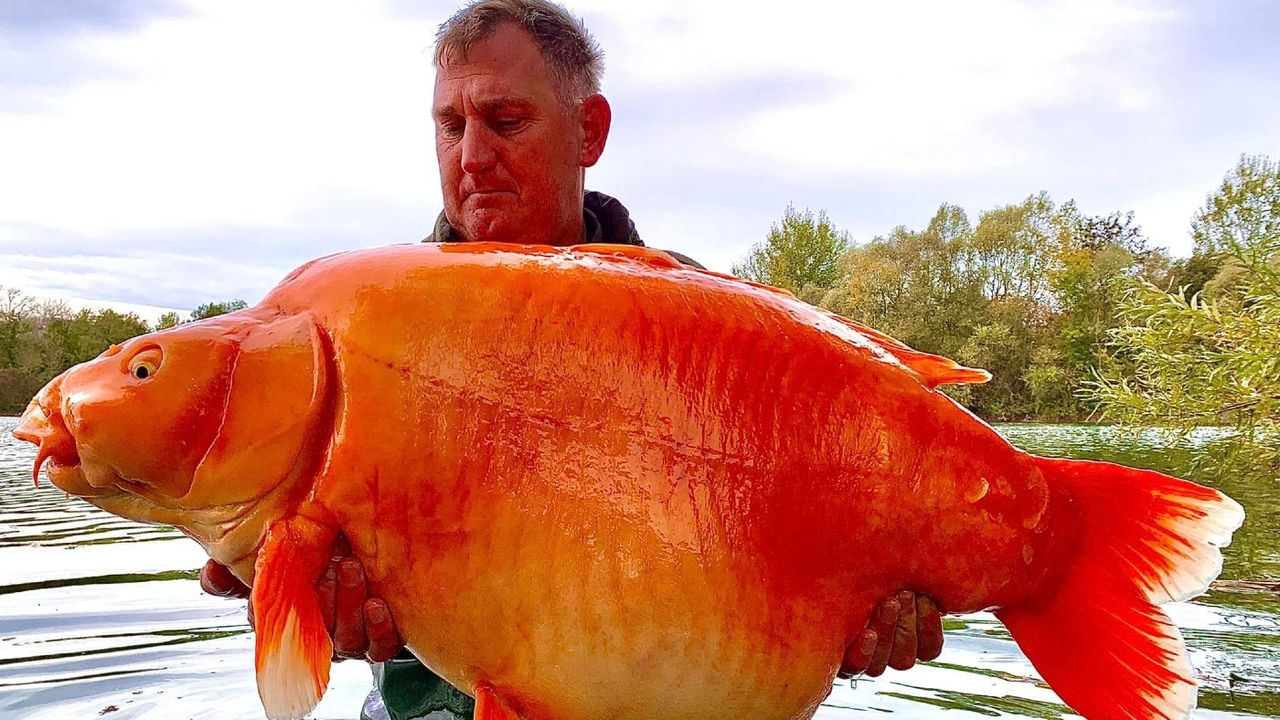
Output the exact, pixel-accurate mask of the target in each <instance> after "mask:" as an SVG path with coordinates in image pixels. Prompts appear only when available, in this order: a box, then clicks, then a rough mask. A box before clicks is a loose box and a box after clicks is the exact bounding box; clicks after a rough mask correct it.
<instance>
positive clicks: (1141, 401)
mask: <svg viewBox="0 0 1280 720" xmlns="http://www.w3.org/2000/svg"><path fill="white" fill-rule="evenodd" d="M1268 174H1269V177H1270V179H1268V178H1267V177H1264V176H1267V175H1268ZM1275 178H1276V165H1275V164H1274V163H1272V162H1270V161H1269V160H1267V159H1266V158H1244V159H1242V160H1241V162H1240V164H1238V165H1237V166H1236V168H1235V169H1234V170H1232V171H1231V172H1230V173H1228V174H1227V176H1226V179H1225V180H1224V182H1223V184H1222V186H1220V187H1219V189H1218V190H1217V191H1216V192H1215V193H1214V194H1213V195H1211V196H1210V197H1209V200H1208V202H1207V203H1206V204H1205V208H1204V209H1203V210H1201V212H1200V213H1198V214H1197V216H1196V220H1195V222H1194V223H1193V232H1194V234H1195V241H1196V244H1197V249H1198V250H1200V251H1202V252H1203V253H1205V254H1208V253H1217V254H1218V255H1220V256H1221V257H1222V258H1223V260H1224V262H1223V265H1222V268H1221V269H1220V270H1219V272H1218V276H1217V277H1215V280H1217V279H1218V278H1220V277H1222V275H1223V273H1224V272H1228V269H1230V272H1231V273H1233V276H1232V277H1233V279H1232V284H1231V288H1232V289H1231V291H1230V292H1220V293H1217V294H1216V296H1210V293H1208V292H1207V291H1206V293H1204V294H1200V295H1188V294H1187V293H1186V292H1184V291H1181V290H1180V291H1178V292H1175V293H1168V292H1165V291H1163V290H1162V289H1161V288H1159V287H1157V286H1155V285H1153V284H1151V283H1150V282H1145V281H1137V282H1135V283H1134V285H1133V286H1132V287H1131V288H1130V289H1129V291H1128V295H1127V297H1126V299H1125V301H1124V304H1123V306H1122V308H1121V311H1122V314H1123V317H1124V319H1125V321H1126V324H1125V326H1123V327H1121V328H1118V329H1117V330H1115V331H1113V333H1112V336H1111V346H1112V350H1113V352H1114V354H1115V355H1116V356H1118V357H1124V358H1127V359H1128V360H1129V364H1128V367H1129V368H1130V369H1131V371H1130V372H1123V371H1120V370H1117V368H1116V367H1115V366H1114V365H1104V366H1103V367H1102V368H1101V369H1100V370H1099V372H1098V375H1097V377H1096V379H1095V380H1094V381H1092V382H1090V383H1089V384H1088V385H1087V386H1086V387H1085V390H1084V391H1085V393H1086V394H1087V395H1088V396H1089V397H1091V398H1092V399H1093V400H1095V401H1096V402H1097V403H1098V405H1099V407H1100V408H1101V409H1102V410H1103V412H1104V416H1105V417H1109V418H1112V419H1115V420H1117V421H1120V422H1122V423H1125V424H1127V425H1129V426H1131V427H1135V426H1136V427H1141V426H1152V425H1154V426H1162V427H1168V428H1172V429H1174V430H1177V431H1179V432H1184V433H1185V432H1190V430H1192V429H1194V428H1195V427H1198V426H1201V425H1219V424H1227V425H1231V426H1234V428H1235V433H1234V434H1233V435H1230V436H1229V437H1227V438H1226V439H1225V440H1223V441H1222V442H1220V443H1219V444H1218V445H1217V446H1216V447H1215V448H1214V450H1215V452H1213V453H1211V454H1209V455H1207V456H1206V457H1209V458H1212V459H1214V460H1215V461H1219V462H1220V463H1222V462H1225V464H1226V466H1227V467H1231V466H1236V465H1261V466H1264V467H1269V468H1270V469H1272V470H1273V471H1277V470H1280V353H1277V350H1276V349H1277V348H1280V278H1277V272H1276V271H1277V266H1278V265H1280V202H1276V198H1277V195H1276V192H1277V187H1278V186H1277V184H1276V182H1275Z"/></svg>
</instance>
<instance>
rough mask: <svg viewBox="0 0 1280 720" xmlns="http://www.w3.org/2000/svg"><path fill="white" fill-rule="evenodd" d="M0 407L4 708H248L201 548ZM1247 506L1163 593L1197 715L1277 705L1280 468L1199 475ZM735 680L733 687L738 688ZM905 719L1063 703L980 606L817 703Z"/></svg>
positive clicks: (1023, 712) (1128, 443) (1161, 456)
mask: <svg viewBox="0 0 1280 720" xmlns="http://www.w3.org/2000/svg"><path fill="white" fill-rule="evenodd" d="M14 423H15V421H14V420H13V419H12V418H0V569H3V572H2V573H0V717H4V718H27V717H31V718H79V717H98V716H99V715H101V716H102V717H106V718H162V719H165V720H167V719H168V718H187V717H191V718H218V719H219V720H224V719H227V718H260V717H262V715H261V709H260V705H259V704H258V699H257V692H256V689H255V687H254V683H253V674H252V664H253V661H252V656H253V640H252V635H250V634H249V629H248V627H247V625H246V623H245V616H244V604H243V602H235V601H228V600H222V599H218V598H213V597H209V596H206V595H203V594H202V593H201V592H200V591H199V587H198V584H197V582H196V580H195V569H196V568H198V567H199V566H200V564H201V563H202V562H203V561H204V556H203V554H202V553H201V551H200V549H199V548H198V547H197V546H196V545H195V544H194V543H192V542H190V541H188V540H186V539H185V538H183V537H182V535H181V534H180V533H178V532H177V531H175V530H172V529H170V528H158V527H149V526H145V525H139V524H136V523H132V522H129V521H127V520H122V519H120V518H116V517H114V516H111V515H107V514H106V513H103V512H100V511H98V510H96V509H95V508H93V507H91V506H90V505H88V504H86V503H83V502H79V501H75V500H67V499H65V498H64V497H63V494H62V493H61V492H58V491H57V490H56V489H54V488H52V487H49V486H48V485H47V484H46V485H44V486H42V487H41V488H39V489H37V488H34V487H32V483H31V474H30V473H31V462H32V460H33V457H34V451H33V449H32V448H31V447H30V446H27V445H19V444H18V443H16V441H14V440H13V439H12V438H11V437H10V436H9V432H8V431H9V429H11V428H12V427H13V425H14ZM1001 431H1002V432H1004V433H1005V434H1007V435H1008V436H1009V437H1010V438H1012V439H1013V440H1014V441H1015V442H1016V443H1018V444H1019V445H1022V446H1023V447H1026V448H1027V449H1029V450H1032V451H1033V452H1037V453H1040V454H1044V455H1057V456H1062V455H1069V456H1075V457H1089V458H1095V459H1107V460H1114V461H1116V462H1122V463H1126V464H1131V465H1137V466H1142V467H1150V468H1154V469H1158V470H1165V471H1173V470H1176V469H1177V468H1179V467H1183V466H1185V464H1186V463H1187V462H1188V461H1189V460H1190V457H1191V453H1192V452H1193V451H1194V450H1195V448H1196V447H1197V445H1198V444H1202V443H1204V442H1207V441H1210V440H1212V439H1213V437H1214V435H1213V433H1214V432H1216V431H1212V430H1210V431H1202V432H1201V433H1197V434H1193V435H1192V436H1190V437H1187V438H1181V439H1177V440H1176V441H1172V442H1171V441H1170V439H1169V438H1165V437H1162V436H1159V435H1158V434H1151V435H1144V436H1141V437H1138V438H1130V437H1126V436H1123V435H1120V434H1118V433H1116V432H1114V431H1113V430H1112V429H1110V428H1105V427H1095V426H1070V425H1052V426H1050V425H1007V426H1002V427H1001ZM1196 479H1197V480H1199V481H1201V482H1205V483H1206V484H1212V485H1215V486H1217V487H1219V488H1221V489H1223V490H1224V491H1226V492H1227V493H1229V494H1231V495H1232V496H1233V497H1235V498H1236V499H1237V500H1239V501H1240V502H1241V503H1242V504H1243V505H1244V506H1245V509H1246V512H1247V513H1248V519H1247V520H1246V522H1245V525H1244V527H1242V528H1241V529H1240V531H1238V532H1237V533H1236V536H1235V541H1234V543H1233V544H1232V546H1231V547H1230V548H1228V549H1227V552H1226V563H1225V567H1224V571H1223V575H1222V581H1221V582H1220V583H1218V584H1217V585H1215V588H1214V590H1213V591H1212V592H1211V593H1210V594H1209V595H1207V596H1205V597H1202V598H1199V599H1197V600H1196V601H1194V602H1190V603H1180V604H1178V605H1176V606H1173V607H1171V609H1170V614H1171V615H1172V616H1173V618H1174V620H1176V621H1177V622H1178V624H1179V625H1180V626H1181V627H1182V628H1183V629H1184V634H1185V636H1186V638H1187V642H1188V644H1189V645H1190V646H1191V648H1192V661H1193V663H1194V664H1195V666H1196V668H1197V671H1198V674H1199V676H1200V677H1199V679H1200V682H1201V683H1202V689H1201V693H1200V707H1201V709H1200V710H1198V711H1197V712H1196V715H1195V716H1196V717H1197V718H1251V717H1259V716H1264V717H1270V716H1277V715H1280V598H1278V593H1277V589H1276V588H1275V587H1273V586H1274V585H1276V584H1280V552H1277V542H1276V540H1275V538H1276V537H1277V533H1278V531H1280V491H1278V487H1280V482H1277V481H1276V480H1275V479H1273V478H1257V477H1230V478H1225V479H1223V480H1221V481H1218V480H1215V479H1213V478H1211V477H1199V478H1196ZM368 687H369V674H368V672H367V670H366V669H365V668H364V667H363V666H362V665H360V664H358V663H352V662H347V663H342V664H339V665H337V666H335V668H334V677H333V685H332V687H331V689H330V691H329V694H328V695H326V697H325V700H324V701H323V702H322V703H321V705H320V707H319V708H317V711H316V713H315V717H319V718H353V717H355V716H356V715H357V712H358V710H357V708H358V707H359V703H360V700H361V698H362V697H363V695H364V693H365V692H367V689H368ZM744 691H745V690H744ZM871 713H877V714H878V713H888V714H894V715H898V716H900V717H909V718H947V719H948V720H958V719H962V718H990V717H1005V718H1062V717H1072V716H1071V715H1070V713H1069V711H1068V710H1067V708H1066V707H1065V706H1064V705H1062V704H1061V702H1059V701H1058V699H1057V697H1056V696H1055V695H1054V694H1053V692H1052V691H1051V690H1049V689H1048V688H1047V687H1046V686H1045V685H1044V683H1043V682H1041V681H1040V680H1039V679H1038V677H1037V676H1036V674H1035V673H1034V671H1033V670H1032V669H1031V667H1030V665H1029V664H1028V663H1027V661H1026V660H1025V658H1024V657H1023V656H1022V654H1021V652H1019V651H1018V649H1017V646H1016V645H1014V644H1013V642H1012V640H1010V639H1009V636H1008V634H1007V633H1006V632H1005V631H1004V629H1003V628H1002V627H1001V626H1000V624H999V623H998V622H996V621H995V619H994V618H993V617H991V616H990V615H987V614H976V615H971V616H966V617H963V618H950V619H948V620H947V647H946V651H945V652H944V653H943V656H942V658H941V661H940V662H935V663H931V664H929V665H927V666H922V667H918V668H917V669H915V670H912V671H910V672H908V673H890V674H889V675H888V676H887V677H882V678H879V679H876V680H868V679H863V680H859V681H857V682H854V683H850V682H845V681H842V682H839V683H837V685H836V687H835V688H834V689H833V692H832V694H831V697H830V698H829V699H828V701H827V703H826V704H825V705H824V706H823V708H822V709H821V710H820V712H819V713H818V717H819V718H821V719H822V720H837V719H840V720H847V719H848V718H852V717H861V716H863V715H866V714H871Z"/></svg>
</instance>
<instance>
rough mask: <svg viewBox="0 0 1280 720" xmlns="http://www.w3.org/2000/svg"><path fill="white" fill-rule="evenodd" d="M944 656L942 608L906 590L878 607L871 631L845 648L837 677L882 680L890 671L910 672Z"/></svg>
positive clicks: (869, 626)
mask: <svg viewBox="0 0 1280 720" xmlns="http://www.w3.org/2000/svg"><path fill="white" fill-rule="evenodd" d="M941 653H942V614H941V613H939V612H938V606H937V605H935V604H934V602H933V600H932V599H931V598H928V597H925V596H924V595H919V596H917V595H916V594H915V593H913V592H911V591H910V590H903V591H902V592H899V593H898V594H897V595H894V596H893V597H890V598H888V599H887V600H885V601H884V602H882V603H880V604H879V605H878V606H876V609H875V610H874V611H873V612H872V613H871V621H870V622H869V623H868V624H867V629H865V630H863V631H862V633H860V634H859V635H858V637H856V638H854V641H853V642H852V643H851V644H850V645H849V647H847V648H845V651H844V661H843V662H841V663H840V671H839V673H837V674H838V675H839V677H844V678H848V677H853V676H854V675H858V674H859V673H866V675H867V676H868V677H879V676H880V675H881V674H882V673H883V672H884V669H885V668H886V667H891V668H893V669H894V670H907V669H909V668H910V667H911V666H913V665H915V664H916V660H925V661H928V660H933V659H934V658H936V657H938V655H939V654H941Z"/></svg>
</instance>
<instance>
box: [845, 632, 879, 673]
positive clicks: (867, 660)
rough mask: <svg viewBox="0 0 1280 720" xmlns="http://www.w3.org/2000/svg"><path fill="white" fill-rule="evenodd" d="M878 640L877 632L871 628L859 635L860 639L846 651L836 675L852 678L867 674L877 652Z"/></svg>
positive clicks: (852, 643)
mask: <svg viewBox="0 0 1280 720" xmlns="http://www.w3.org/2000/svg"><path fill="white" fill-rule="evenodd" d="M876 640H877V638H876V631H875V630H872V629H870V628H867V629H866V630H863V631H862V632H861V633H858V637H856V638H854V639H853V642H851V643H849V647H847V648H845V649H844V659H843V660H841V662H840V670H839V671H838V672H837V673H836V675H838V676H840V677H844V678H850V677H853V676H854V675H857V674H859V673H862V672H865V671H866V669H867V666H868V665H870V664H871V655H872V654H873V653H874V652H875V651H876Z"/></svg>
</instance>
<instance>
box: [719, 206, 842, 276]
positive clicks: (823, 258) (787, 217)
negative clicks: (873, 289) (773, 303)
mask: <svg viewBox="0 0 1280 720" xmlns="http://www.w3.org/2000/svg"><path fill="white" fill-rule="evenodd" d="M849 244H850V243H849V236H848V233H845V232H843V231H841V230H837V229H836V227H835V226H834V225H832V224H831V221H830V219H828V218H827V213H826V211H819V212H817V213H816V214H815V213H814V212H813V211H812V210H808V209H806V210H804V211H803V212H801V211H798V210H796V209H795V207H794V206H790V205H788V206H787V209H786V211H785V212H784V213H783V216H782V222H781V223H774V225H773V226H772V227H771V228H769V235H768V237H766V238H765V240H764V241H763V242H761V243H757V244H756V245H755V246H754V247H752V248H751V250H750V252H748V253H747V257H746V258H745V259H744V260H743V261H742V262H741V263H739V264H736V265H734V266H733V274H734V275H737V276H738V277H741V278H745V279H747V280H752V281H754V282H758V283H763V284H765V285H772V286H774V287H779V288H783V289H784V290H790V291H791V292H793V293H796V294H800V293H801V291H803V290H805V289H806V288H811V289H810V290H808V291H807V292H806V293H805V294H806V295H807V296H808V297H811V298H812V297H816V296H820V293H819V292H816V290H828V289H831V288H834V287H836V285H837V284H839V281H840V275H841V266H840V259H841V257H842V256H843V255H844V253H845V251H846V250H847V249H848V248H849Z"/></svg>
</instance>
